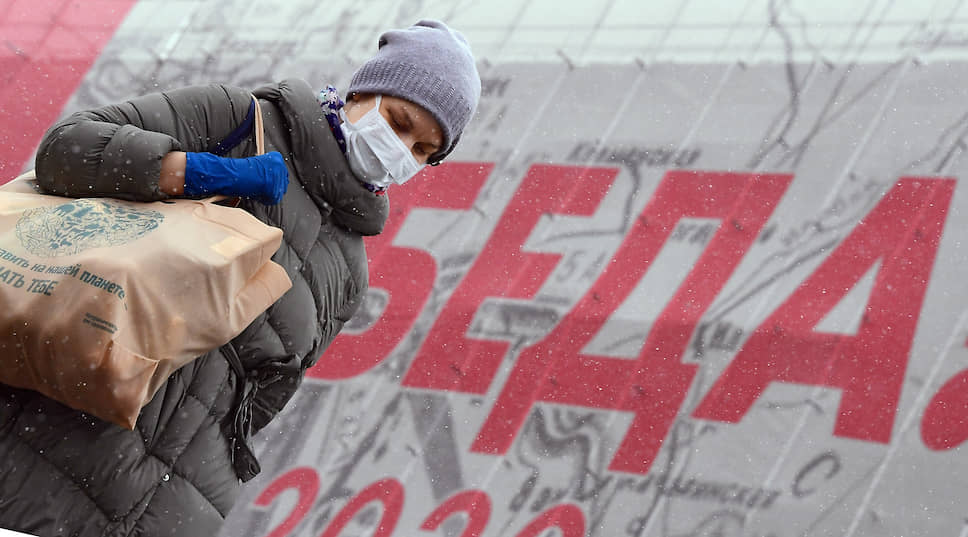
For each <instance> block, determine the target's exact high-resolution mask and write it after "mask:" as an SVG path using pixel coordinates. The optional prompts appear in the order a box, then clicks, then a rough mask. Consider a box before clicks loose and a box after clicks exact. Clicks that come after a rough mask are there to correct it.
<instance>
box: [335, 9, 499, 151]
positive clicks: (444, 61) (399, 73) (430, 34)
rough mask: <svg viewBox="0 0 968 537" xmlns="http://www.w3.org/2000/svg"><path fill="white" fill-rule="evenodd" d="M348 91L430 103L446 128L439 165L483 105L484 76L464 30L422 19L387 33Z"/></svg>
mask: <svg viewBox="0 0 968 537" xmlns="http://www.w3.org/2000/svg"><path fill="white" fill-rule="evenodd" d="M348 93H349V94H353V93H376V94H381V95H391V96H393V97H399V98H401V99H407V100H408V101H410V102H413V103H416V104H419V105H420V106H422V107H424V108H426V109H427V111H428V112H430V113H431V115H433V116H434V118H435V119H436V120H437V122H438V123H440V126H441V128H442V129H443V138H444V144H443V147H442V149H441V150H440V151H438V152H437V153H434V154H433V155H431V156H430V158H429V159H428V162H429V163H430V164H438V163H439V162H440V161H441V160H442V159H443V158H444V157H445V156H447V154H448V153H450V152H451V151H453V149H454V147H455V146H456V145H457V141H458V140H460V135H461V133H462V132H463V131H464V127H465V126H466V125H467V122H468V121H470V119H471V116H473V115H474V111H475V110H476V109H477V102H478V101H479V100H480V97H481V77H480V75H479V74H478V73H477V67H476V66H475V64H474V56H473V55H472V53H471V49H470V46H468V44H467V40H466V39H464V36H463V35H461V33H460V32H457V31H455V30H451V29H450V28H449V27H447V25H446V24H444V23H442V22H440V21H435V20H421V21H420V22H418V23H417V24H415V25H413V26H411V27H410V28H407V29H404V30H390V31H388V32H385V33H384V34H383V35H381V36H380V42H379V50H378V51H377V53H376V55H375V56H373V57H372V58H370V59H369V60H367V62H366V63H364V64H363V66H362V67H360V68H359V70H357V71H356V73H355V74H353V78H352V80H350V86H349V89H348Z"/></svg>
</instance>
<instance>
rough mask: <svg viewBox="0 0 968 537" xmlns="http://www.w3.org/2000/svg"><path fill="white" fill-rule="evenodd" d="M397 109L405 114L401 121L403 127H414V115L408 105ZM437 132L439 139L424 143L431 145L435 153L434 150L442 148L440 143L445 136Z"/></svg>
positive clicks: (432, 151)
mask: <svg viewBox="0 0 968 537" xmlns="http://www.w3.org/2000/svg"><path fill="white" fill-rule="evenodd" d="M396 111H398V112H400V114H402V115H403V121H401V123H402V125H401V127H403V128H405V129H412V128H413V116H412V115H411V114H410V110H409V108H408V107H406V106H400V107H398V108H396ZM397 121H400V119H399V118H398V119H397ZM436 134H437V136H436V140H438V141H433V142H424V143H426V144H427V145H429V146H430V147H431V151H430V152H431V153H434V152H437V151H439V150H440V145H441V144H442V143H443V138H442V136H441V135H440V133H436Z"/></svg>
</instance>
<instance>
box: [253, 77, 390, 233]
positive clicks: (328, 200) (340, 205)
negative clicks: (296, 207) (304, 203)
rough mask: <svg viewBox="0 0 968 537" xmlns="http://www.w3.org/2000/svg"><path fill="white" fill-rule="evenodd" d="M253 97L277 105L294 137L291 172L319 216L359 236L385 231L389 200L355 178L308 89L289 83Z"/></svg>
mask: <svg viewBox="0 0 968 537" xmlns="http://www.w3.org/2000/svg"><path fill="white" fill-rule="evenodd" d="M253 94H254V95H255V96H256V97H258V98H260V99H265V100H267V101H271V102H274V103H275V104H276V106H278V107H279V110H280V111H281V112H282V114H283V116H284V121H285V123H286V127H287V128H288V130H289V135H290V142H291V147H292V166H293V168H294V169H295V171H296V174H297V175H298V179H299V181H300V182H301V183H302V185H303V188H304V189H305V190H306V193H307V194H309V196H310V198H312V200H313V201H314V202H315V203H316V205H317V206H318V207H319V208H320V210H321V211H323V212H331V214H332V216H333V219H334V220H336V221H337V222H339V223H340V224H342V225H343V226H345V227H347V228H349V229H350V230H353V231H355V232H357V233H360V234H361V235H377V234H379V233H380V232H381V231H383V226H384V224H385V223H386V219H387V215H388V214H389V201H388V200H387V196H386V195H377V194H375V193H374V192H371V191H369V190H367V189H366V187H365V186H364V185H363V184H362V183H360V182H359V180H357V178H356V176H355V175H353V172H352V171H351V170H350V167H349V164H348V163H347V161H346V157H345V155H344V154H343V151H342V150H340V147H339V144H338V143H337V141H336V138H335V137H334V136H333V133H332V131H331V130H330V126H329V124H328V123H327V121H326V117H325V116H324V115H323V114H322V113H321V112H320V108H319V104H318V102H317V101H316V96H315V94H314V92H313V89H312V88H311V87H310V85H309V83H307V82H306V81H305V80H300V79H287V80H283V81H282V82H279V83H278V84H273V85H269V86H263V87H261V88H259V89H257V90H255V91H254V92H253Z"/></svg>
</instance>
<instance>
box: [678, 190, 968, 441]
mask: <svg viewBox="0 0 968 537" xmlns="http://www.w3.org/2000/svg"><path fill="white" fill-rule="evenodd" d="M954 187H955V182H954V181H953V180H951V179H925V178H902V179H901V180H900V181H898V182H897V184H896V185H895V186H894V188H893V189H891V191H890V192H888V193H887V194H886V195H885V196H884V198H883V199H881V201H880V202H879V203H878V205H877V206H876V207H875V208H874V210H873V211H871V212H870V214H868V215H867V216H866V217H865V218H864V219H863V220H862V221H861V223H860V224H858V226H857V227H856V228H855V229H854V230H853V231H852V232H851V234H850V235H849V236H848V237H847V238H846V239H844V241H843V242H842V243H841V244H840V245H839V246H838V247H837V248H836V249H835V250H834V251H833V253H831V254H830V257H828V258H827V259H826V260H825V261H824V262H823V263H822V264H821V265H820V267H819V268H818V269H817V270H816V271H815V272H814V273H813V274H811V275H810V277H809V278H808V279H807V280H806V281H805V282H803V284H802V285H801V286H800V287H799V288H798V289H797V290H796V291H795V292H794V293H793V294H792V295H791V296H790V298H788V299H787V300H786V302H785V303H784V304H783V305H781V306H780V307H779V308H778V309H777V310H776V311H775V312H774V313H773V314H772V315H771V316H770V317H769V318H768V319H767V320H766V321H765V322H764V323H763V324H762V325H761V326H760V327H759V328H758V329H757V330H756V331H755V332H754V333H753V334H752V335H751V336H750V338H749V340H748V341H747V342H746V344H745V345H744V346H743V348H742V349H741V351H740V352H739V354H738V355H737V356H736V358H735V359H733V362H732V363H731V364H730V365H729V367H728V368H727V369H726V371H725V372H724V373H723V374H722V375H721V376H720V377H719V379H718V380H717V381H716V383H715V384H714V385H713V387H712V388H711V389H710V391H709V393H707V394H706V397H705V399H703V401H702V403H701V404H700V405H699V407H698V408H697V409H696V411H695V413H694V416H695V417H698V418H705V419H712V420H719V421H725V422H738V421H739V420H740V419H742V417H743V416H744V415H745V414H746V413H747V412H748V411H749V409H750V407H751V406H752V405H753V403H754V402H755V401H756V399H757V398H758V397H759V396H760V394H762V393H763V390H764V389H765V388H766V386H767V385H768V384H769V383H770V382H773V381H782V382H795V383H801V384H809V385H814V386H829V387H831V388H839V389H841V390H842V392H843V395H842V397H841V400H840V413H839V416H838V417H837V423H836V426H835V428H834V434H835V435H837V436H842V437H849V438H856V439H860V440H869V441H874V442H883V443H887V442H889V441H890V439H891V430H892V428H893V424H894V417H895V413H896V412H897V404H898V399H899V397H900V393H901V384H902V382H903V380H904V375H905V372H906V370H907V363H908V354H909V353H910V350H911V344H912V341H913V339H914V332H915V328H916V327H917V322H918V318H919V316H920V313H921V303H922V301H923V299H924V293H925V289H926V288H927V286H928V281H929V278H930V277H931V269H932V266H933V265H934V258H935V254H936V253H937V249H938V241H939V240H940V238H941V233H942V230H943V228H944V222H945V215H946V213H947V210H948V205H949V203H950V202H951V195H952V192H953V191H954ZM878 261H880V262H881V266H880V269H879V271H878V273H877V277H876V279H875V282H874V288H873V290H872V291H871V295H870V300H869V301H868V304H867V309H866V312H865V314H864V316H863V319H862V320H861V323H860V327H859V328H858V331H857V335H853V336H852V335H844V334H824V333H819V332H816V331H815V330H814V327H815V326H816V325H817V323H819V322H820V321H821V320H822V319H823V318H824V316H825V315H827V313H828V312H829V311H830V310H831V309H832V308H833V307H834V306H836V305H837V303H838V302H840V301H841V300H842V299H843V297H844V296H845V295H846V294H847V292H848V291H849V290H850V289H851V288H852V287H853V286H854V285H855V284H856V283H857V281H858V280H859V279H860V278H861V277H863V275H864V274H865V273H866V272H867V271H868V270H869V269H870V268H871V267H872V266H873V265H874V264H875V263H877V262H878Z"/></svg>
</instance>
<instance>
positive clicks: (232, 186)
mask: <svg viewBox="0 0 968 537" xmlns="http://www.w3.org/2000/svg"><path fill="white" fill-rule="evenodd" d="M185 157H186V158H185V195H186V196H188V197H200V196H211V195H214V194H222V195H224V196H238V197H243V198H253V199H255V200H256V201H258V202H260V203H265V204H266V205H275V204H276V203H279V202H280V201H282V196H283V194H285V193H286V188H288V186H289V170H288V169H286V162H285V161H284V160H283V158H282V155H281V154H280V153H279V152H278V151H271V152H269V153H266V154H265V155H258V156H255V157H248V158H225V157H220V156H218V155H213V154H212V153H186V154H185Z"/></svg>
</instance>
